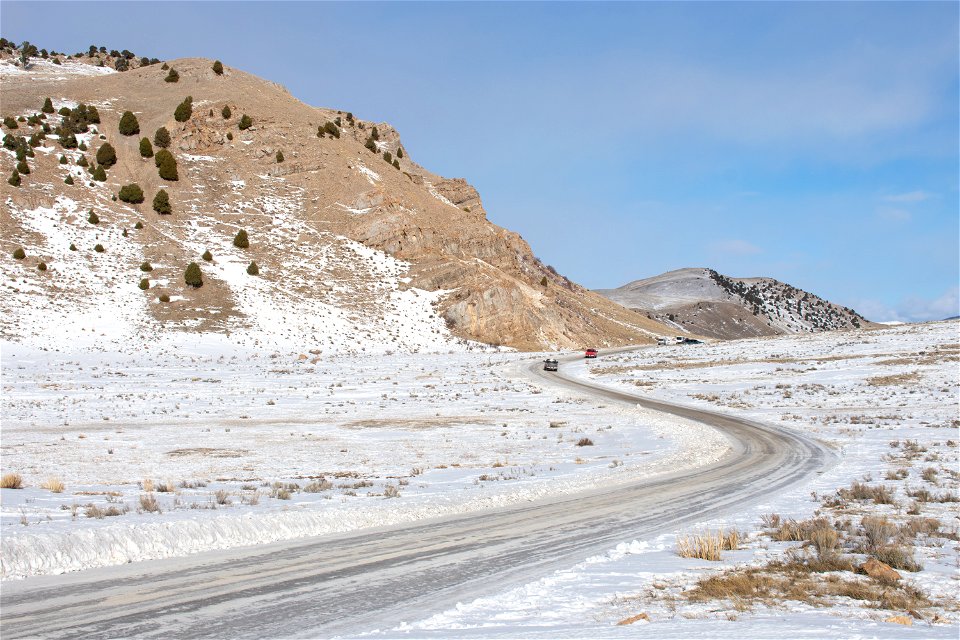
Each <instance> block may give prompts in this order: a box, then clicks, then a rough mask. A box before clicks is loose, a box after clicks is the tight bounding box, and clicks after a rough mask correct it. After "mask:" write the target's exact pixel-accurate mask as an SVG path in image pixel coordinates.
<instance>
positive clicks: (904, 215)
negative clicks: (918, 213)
mask: <svg viewBox="0 0 960 640" xmlns="http://www.w3.org/2000/svg"><path fill="white" fill-rule="evenodd" d="M877 217H878V218H880V219H881V220H886V221H888V222H909V221H910V220H911V219H912V218H913V214H911V213H910V212H909V211H907V210H906V209H897V208H894V207H882V208H880V209H877Z"/></svg>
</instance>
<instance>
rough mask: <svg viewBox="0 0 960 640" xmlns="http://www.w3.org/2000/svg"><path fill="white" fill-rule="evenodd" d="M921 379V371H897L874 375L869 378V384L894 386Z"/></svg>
mask: <svg viewBox="0 0 960 640" xmlns="http://www.w3.org/2000/svg"><path fill="white" fill-rule="evenodd" d="M919 379H920V372H919V371H910V372H908V373H897V374H893V375H889V376H874V377H873V378H867V384H869V385H870V386H871V387H893V386H899V385H905V384H913V383H914V382H917V381H918V380H919Z"/></svg>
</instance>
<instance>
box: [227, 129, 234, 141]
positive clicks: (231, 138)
mask: <svg viewBox="0 0 960 640" xmlns="http://www.w3.org/2000/svg"><path fill="white" fill-rule="evenodd" d="M227 140H233V134H232V133H230V132H229V131H227Z"/></svg>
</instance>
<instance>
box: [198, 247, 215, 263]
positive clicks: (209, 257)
mask: <svg viewBox="0 0 960 640" xmlns="http://www.w3.org/2000/svg"><path fill="white" fill-rule="evenodd" d="M200 257H201V258H203V259H204V261H205V262H210V261H211V260H213V254H212V253H210V249H207V250H206V251H204V252H203V255H202V256H200Z"/></svg>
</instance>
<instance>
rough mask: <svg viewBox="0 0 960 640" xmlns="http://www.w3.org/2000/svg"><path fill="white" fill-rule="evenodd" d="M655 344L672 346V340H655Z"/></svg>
mask: <svg viewBox="0 0 960 640" xmlns="http://www.w3.org/2000/svg"><path fill="white" fill-rule="evenodd" d="M657 344H659V345H664V344H673V339H672V338H657Z"/></svg>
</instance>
